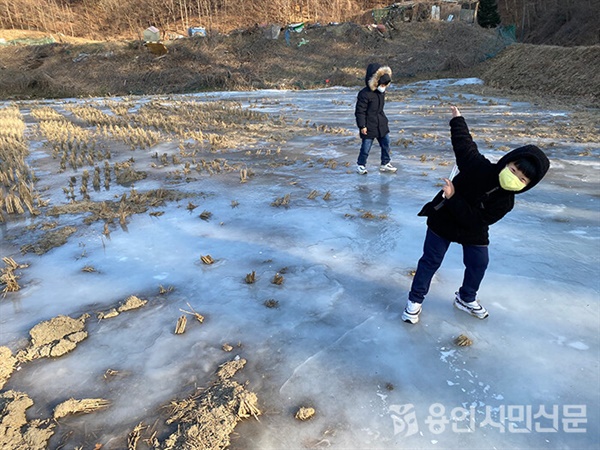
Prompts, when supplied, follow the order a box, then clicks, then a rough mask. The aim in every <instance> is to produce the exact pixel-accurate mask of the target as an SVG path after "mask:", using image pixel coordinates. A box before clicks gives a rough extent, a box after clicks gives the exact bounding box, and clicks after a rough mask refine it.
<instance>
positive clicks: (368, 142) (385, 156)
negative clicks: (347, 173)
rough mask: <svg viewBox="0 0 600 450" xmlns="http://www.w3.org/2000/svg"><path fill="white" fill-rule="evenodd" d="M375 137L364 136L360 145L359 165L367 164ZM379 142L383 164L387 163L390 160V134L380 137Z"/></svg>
mask: <svg viewBox="0 0 600 450" xmlns="http://www.w3.org/2000/svg"><path fill="white" fill-rule="evenodd" d="M373 141H374V139H370V138H362V144H361V146H360V153H359V154H358V161H357V162H356V164H358V165H359V166H366V165H367V158H368V157H369V152H370V151H371V147H372V146H373ZM377 142H379V146H380V147H381V164H382V165H384V164H387V163H389V162H390V160H391V158H390V134H389V133H388V134H386V135H385V136H383V137H378V138H377Z"/></svg>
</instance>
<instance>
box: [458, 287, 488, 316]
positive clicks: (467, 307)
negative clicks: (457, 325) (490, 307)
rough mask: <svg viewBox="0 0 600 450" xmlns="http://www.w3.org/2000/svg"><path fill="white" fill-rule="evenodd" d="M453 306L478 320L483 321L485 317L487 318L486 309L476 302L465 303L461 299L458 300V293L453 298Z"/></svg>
mask: <svg viewBox="0 0 600 450" xmlns="http://www.w3.org/2000/svg"><path fill="white" fill-rule="evenodd" d="M454 306H456V307H457V308H458V309H460V310H461V311H464V312H466V313H469V314H471V315H472V316H473V317H477V318H478V319H485V318H486V317H487V316H489V313H488V312H487V309H485V308H484V307H483V306H481V305H480V304H479V301H478V300H475V301H472V302H465V301H464V300H463V299H462V298H460V294H459V293H458V292H457V293H456V297H455V298H454Z"/></svg>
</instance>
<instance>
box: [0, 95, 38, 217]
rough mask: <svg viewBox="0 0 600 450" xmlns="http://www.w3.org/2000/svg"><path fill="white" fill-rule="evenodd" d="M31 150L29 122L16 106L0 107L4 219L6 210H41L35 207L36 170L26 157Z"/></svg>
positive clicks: (0, 192) (0, 211) (1, 207)
mask: <svg viewBox="0 0 600 450" xmlns="http://www.w3.org/2000/svg"><path fill="white" fill-rule="evenodd" d="M28 154H29V150H28V144H27V141H26V139H25V122H24V121H23V117H22V116H21V113H20V112H19V109H18V108H17V107H14V106H8V107H6V108H2V109H0V222H4V221H5V216H4V213H7V214H23V213H24V212H25V209H27V210H28V211H29V213H30V214H38V211H37V210H36V209H35V208H34V199H35V193H34V187H33V179H34V178H35V177H34V174H33V171H32V170H31V168H30V167H29V165H28V164H27V162H26V161H25V158H26V157H27V155H28Z"/></svg>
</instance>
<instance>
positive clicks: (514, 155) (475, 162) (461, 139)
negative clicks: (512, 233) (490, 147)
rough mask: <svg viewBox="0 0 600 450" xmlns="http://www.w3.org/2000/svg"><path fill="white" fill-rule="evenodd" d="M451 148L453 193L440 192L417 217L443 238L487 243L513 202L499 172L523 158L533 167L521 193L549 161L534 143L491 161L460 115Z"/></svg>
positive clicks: (540, 175)
mask: <svg viewBox="0 0 600 450" xmlns="http://www.w3.org/2000/svg"><path fill="white" fill-rule="evenodd" d="M450 133H451V136H452V147H453V149H454V154H455V156H456V164H457V165H458V169H459V171H460V172H459V173H458V175H457V176H456V177H455V178H454V180H452V182H453V184H454V188H455V193H454V195H453V196H452V197H451V198H449V199H445V198H443V197H442V193H443V191H440V192H439V193H438V194H437V195H436V196H435V198H434V199H433V200H432V201H431V202H429V203H427V204H426V205H425V206H424V207H423V209H422V210H421V212H419V216H427V226H428V227H429V228H430V229H431V231H433V232H434V233H436V234H437V235H438V236H441V237H443V238H445V239H448V240H449V241H452V242H458V243H460V244H467V245H488V244H489V234H488V230H489V226H490V225H491V224H493V223H495V222H497V221H498V220H500V219H502V217H504V216H505V215H506V214H507V213H508V212H509V211H510V210H511V209H513V206H514V204H515V192H511V191H506V190H504V189H502V188H501V187H500V181H499V177H498V175H499V173H500V171H501V170H502V169H503V168H504V167H505V166H506V164H508V163H509V162H510V161H516V160H518V159H522V158H526V159H528V160H529V161H531V162H532V163H533V164H534V166H535V167H536V176H535V177H532V179H531V180H530V182H529V184H528V185H527V186H526V187H525V189H523V190H522V191H519V192H516V193H517V194H520V193H522V192H525V191H528V190H529V189H531V188H532V187H534V186H535V185H536V184H538V183H539V182H540V180H541V179H542V178H543V177H544V175H545V174H546V172H547V171H548V168H549V167H550V162H549V161H548V158H547V157H546V155H545V154H544V153H543V152H542V151H541V150H540V149H539V148H537V147H536V146H535V145H527V146H524V147H519V148H517V149H515V150H513V151H511V152H509V153H507V154H506V155H504V156H503V157H502V158H501V159H500V160H499V161H498V162H497V163H492V162H491V161H489V160H488V159H487V158H486V157H485V156H483V155H482V154H481V153H479V150H478V149H477V144H475V142H473V139H472V137H471V134H470V133H469V128H468V126H467V122H466V121H465V119H464V118H463V117H454V118H453V119H452V120H451V121H450Z"/></svg>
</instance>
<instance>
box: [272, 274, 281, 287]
mask: <svg viewBox="0 0 600 450" xmlns="http://www.w3.org/2000/svg"><path fill="white" fill-rule="evenodd" d="M271 283H273V284H277V285H282V284H283V275H281V274H280V273H276V274H275V276H274V277H273V281H271Z"/></svg>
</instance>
